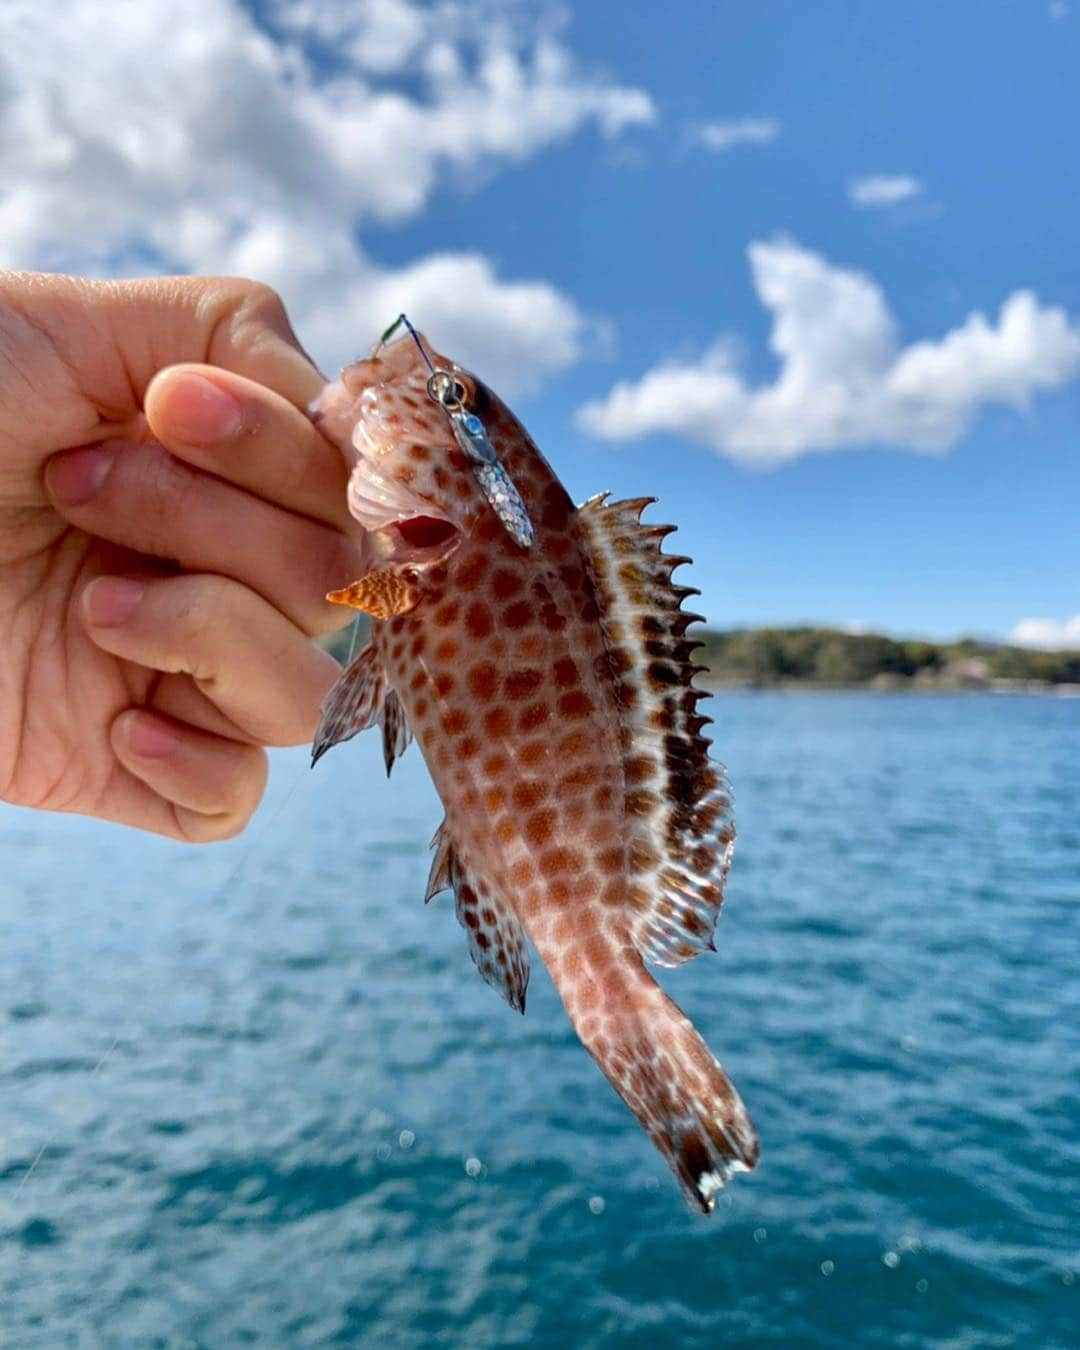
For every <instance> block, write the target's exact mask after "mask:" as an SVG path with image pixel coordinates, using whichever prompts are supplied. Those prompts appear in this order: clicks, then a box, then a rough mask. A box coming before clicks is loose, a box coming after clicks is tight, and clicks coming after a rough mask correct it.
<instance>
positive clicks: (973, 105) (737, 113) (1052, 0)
mask: <svg viewBox="0 0 1080 1350" xmlns="http://www.w3.org/2000/svg"><path fill="white" fill-rule="evenodd" d="M1078 142H1080V0H956V3H953V4H950V5H941V4H940V3H937V2H936V0H934V2H931V0H910V3H908V4H905V5H903V6H897V5H883V4H880V3H875V0H844V2H843V3H840V2H835V3H834V2H833V0H818V3H816V4H814V5H802V4H798V3H795V2H794V0H753V3H750V0H743V2H741V3H725V2H724V0H709V2H708V3H707V2H706V0H682V3H680V4H679V5H678V6H676V7H672V8H671V9H670V10H669V11H667V12H666V15H665V14H660V13H658V11H657V10H656V7H655V5H652V4H646V3H644V2H643V0H623V3H619V4H612V3H606V4H600V3H581V4H569V5H565V4H564V5H547V4H545V3H543V0H540V2H539V3H538V2H537V0H531V2H527V0H517V2H515V0H435V3H420V0H353V3H348V4H346V3H342V0H252V2H249V3H245V2H244V0H184V3H178V2H171V0H113V3H112V4H110V5H109V6H108V7H107V9H106V10H103V9H102V7H101V6H100V4H98V3H96V0H52V3H50V4H49V5H47V6H46V5H41V4H40V2H39V0H6V3H5V5H4V6H3V9H2V10H0V169H2V172H0V241H2V244H3V254H2V255H0V259H2V260H3V261H4V263H5V264H6V265H10V266H16V267H30V268H40V269H46V270H62V271H70V272H79V273H85V274H89V275H116V276H120V275H138V274H145V273H148V272H217V273H240V274H245V275H249V276H254V277H257V278H259V279H261V280H264V281H268V282H270V283H271V284H272V285H274V286H276V287H277V288H278V290H279V291H280V292H281V293H282V295H283V297H284V298H285V300H286V303H287V305H288V307H289V310H290V313H291V315H292V317H293V321H294V326H295V327H296V329H297V331H298V333H299V335H300V337H301V339H302V341H303V342H304V343H305V345H306V346H307V347H308V349H309V350H310V351H311V352H312V354H313V355H314V356H315V357H316V359H317V360H318V361H319V362H320V364H321V365H322V367H323V368H324V369H325V370H327V371H328V372H333V371H334V370H335V369H336V367H337V366H338V365H340V364H341V363H342V362H344V361H346V360H349V359H351V358H352V357H353V356H355V355H356V354H357V353H358V352H360V351H363V350H366V349H367V347H368V346H369V345H370V344H371V342H372V341H373V339H374V338H375V337H376V336H377V335H378V333H379V332H380V331H381V330H382V329H383V328H384V327H385V326H386V325H387V323H388V322H389V321H390V320H391V319H392V318H393V317H394V316H395V315H396V314H397V313H399V312H400V311H401V310H403V309H404V310H406V311H407V312H408V313H409V315H410V317H411V318H412V319H413V320H414V321H415V322H416V323H417V324H418V325H419V326H420V327H421V328H422V329H424V331H425V332H426V333H427V334H428V335H429V337H430V338H431V340H432V341H433V342H434V343H435V345H436V346H438V347H440V348H441V349H442V350H444V351H446V352H447V353H448V354H450V355H453V356H454V357H455V358H457V359H459V360H460V361H461V362H462V363H463V364H466V365H470V366H472V367H473V368H474V369H475V370H476V371H477V373H478V374H480V375H481V376H482V377H483V378H484V379H486V380H487V381H488V382H489V383H490V384H492V385H493V386H494V387H496V388H497V389H499V391H500V392H502V393H503V394H504V395H506V396H508V398H509V399H510V401H511V402H512V404H513V406H514V407H515V409H516V411H518V413H519V415H520V416H521V417H522V419H523V420H524V421H525V423H526V424H527V425H528V427H529V429H530V430H531V431H532V433H533V435H534V436H535V438H536V439H537V441H538V443H539V444H540V446H541V448H542V449H543V450H544V452H545V454H546V455H547V457H548V458H549V460H550V461H551V462H552V464H553V466H554V467H555V469H556V471H557V472H558V473H559V474H560V475H561V476H562V478H563V479H564V481H565V482H566V484H567V486H568V488H569V489H570V491H571V492H572V493H573V494H574V495H575V496H576V497H578V498H579V499H583V498H584V497H586V496H589V495H591V494H592V493H594V492H596V491H600V490H604V489H607V490H610V491H612V492H613V493H614V494H615V495H616V496H640V495H654V496H657V497H659V498H660V502H659V504H658V505H657V506H655V507H652V508H650V512H649V517H650V518H651V519H653V520H654V521H662V520H665V521H670V522H674V523H675V524H677V525H678V526H679V533H678V534H677V535H676V536H675V537H674V539H673V540H672V541H671V544H670V545H669V547H671V548H672V549H675V550H677V551H678V552H680V553H686V554H690V555H692V556H693V558H694V560H695V561H694V564H693V566H692V567H686V568H684V569H682V571H681V572H680V573H679V574H678V577H679V580H680V581H682V582H683V584H691V585H695V586H698V587H700V588H701V591H702V595H701V597H700V599H697V600H695V602H694V606H695V608H697V609H700V610H701V612H703V613H704V614H706V615H707V616H708V618H709V620H710V622H712V623H713V624H716V625H719V626H735V625H742V624H766V623H767V624H780V623H784V624H786V623H798V622H812V623H831V624H836V625H843V626H849V627H852V628H866V629H870V630H875V631H885V632H890V633H895V634H899V635H917V634H921V635H926V636H932V637H952V636H958V635H961V634H969V633H970V634H976V635H979V636H984V637H992V638H999V639H1010V638H1011V639H1012V640H1014V641H1019V642H1023V643H1025V644H1028V645H1034V646H1038V645H1043V646H1052V645H1058V644H1061V645H1066V644H1070V643H1071V644H1072V645H1074V646H1080V542H1078V537H1077V536H1078V530H1077V516H1078V506H1080V453H1078V439H1080V154H1078V148H1080V146H1078Z"/></svg>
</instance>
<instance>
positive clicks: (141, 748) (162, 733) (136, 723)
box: [127, 713, 180, 759]
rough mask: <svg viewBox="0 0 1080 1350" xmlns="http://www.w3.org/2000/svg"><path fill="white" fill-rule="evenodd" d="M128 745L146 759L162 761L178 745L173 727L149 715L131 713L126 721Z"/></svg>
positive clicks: (178, 737) (178, 741) (176, 734)
mask: <svg viewBox="0 0 1080 1350" xmlns="http://www.w3.org/2000/svg"><path fill="white" fill-rule="evenodd" d="M127 741H128V745H129V746H130V747H131V749H132V750H133V751H134V752H135V754H137V755H142V756H143V757H144V758H146V759H164V758H165V756H166V755H171V754H172V752H173V751H174V750H175V749H176V747H177V746H178V745H179V744H180V736H179V734H178V733H177V731H176V728H175V727H172V726H170V725H169V723H168V722H162V721H160V720H159V719H158V718H156V717H154V716H153V715H151V714H149V713H133V714H132V715H131V716H130V717H129V718H128V719H127Z"/></svg>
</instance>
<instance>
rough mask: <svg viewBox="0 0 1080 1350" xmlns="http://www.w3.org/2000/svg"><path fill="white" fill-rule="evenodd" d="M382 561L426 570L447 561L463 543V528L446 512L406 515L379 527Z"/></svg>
mask: <svg viewBox="0 0 1080 1350" xmlns="http://www.w3.org/2000/svg"><path fill="white" fill-rule="evenodd" d="M376 537H377V539H378V541H379V547H378V552H379V555H380V562H381V564H382V565H383V566H384V567H385V566H401V567H410V568H413V569H415V570H416V571H426V570H427V569H428V568H430V567H436V566H437V565H438V564H439V563H441V562H445V561H446V559H447V558H449V557H450V555H451V554H452V553H453V552H455V551H456V549H457V548H458V546H459V545H460V543H461V531H460V530H459V529H458V527H457V526H456V525H455V524H454V523H453V521H450V520H447V519H446V518H445V517H444V516H438V515H427V514H422V515H415V516H406V517H404V518H403V519H401V520H395V521H393V522H392V523H391V524H387V525H385V526H383V528H382V529H380V530H378V531H376Z"/></svg>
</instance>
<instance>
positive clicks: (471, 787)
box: [312, 335, 758, 1212]
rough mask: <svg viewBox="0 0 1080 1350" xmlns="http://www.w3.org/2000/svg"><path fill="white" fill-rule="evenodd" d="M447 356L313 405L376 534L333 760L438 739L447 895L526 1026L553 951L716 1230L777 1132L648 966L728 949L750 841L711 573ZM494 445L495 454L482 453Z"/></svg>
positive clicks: (354, 601)
mask: <svg viewBox="0 0 1080 1350" xmlns="http://www.w3.org/2000/svg"><path fill="white" fill-rule="evenodd" d="M422 342H423V340H422V339H420V338H419V337H417V338H416V340H415V341H414V340H412V338H410V336H408V335H406V336H403V337H402V338H400V339H399V340H397V341H395V342H391V343H384V344H382V345H380V346H379V347H378V348H376V349H375V351H374V352H373V354H372V355H371V356H370V357H368V358H366V359H364V360H360V361H357V362H356V363H355V364H353V365H351V366H349V367H347V368H346V369H345V370H344V371H343V372H342V375H341V378H340V380H339V381H337V382H336V383H333V384H331V385H328V386H327V388H326V389H325V390H324V392H323V394H322V395H321V397H320V398H319V399H318V401H317V402H316V404H315V405H314V407H313V409H312V415H313V417H314V418H315V420H316V422H317V424H318V426H319V427H320V429H321V430H322V431H323V432H324V433H325V435H326V436H328V437H329V438H330V439H331V440H332V441H334V442H335V443H336V444H337V445H339V446H340V448H341V449H342V451H343V452H344V454H345V455H346V457H347V458H348V460H349V463H350V464H351V466H352V471H351V477H350V480H349V487H348V503H349V509H350V512H351V514H352V515H353V516H354V517H355V519H356V520H357V521H358V522H359V523H360V525H362V526H363V527H364V531H365V534H364V544H363V547H364V550H365V568H366V570H365V571H364V574H363V575H362V576H360V577H358V578H356V580H355V581H354V582H353V583H352V585H350V586H348V587H346V588H345V589H344V590H342V591H338V592H335V593H333V595H332V596H331V598H332V599H335V600H338V601H341V602H342V603H346V604H351V605H353V606H355V607H356V608H359V609H363V610H365V611H366V612H367V613H369V614H371V615H372V616H373V618H374V620H375V622H374V623H373V624H372V630H373V631H372V637H371V640H370V643H369V645H368V646H367V647H366V648H365V649H364V650H363V651H362V652H361V653H360V655H359V656H358V657H357V658H356V659H355V660H354V661H353V662H351V664H350V665H349V667H348V669H347V670H346V671H345V672H344V673H343V674H342V676H341V678H340V679H339V681H338V683H337V685H335V687H334V689H333V690H332V691H331V693H330V695H329V696H328V698H327V701H326V703H325V705H324V708H323V721H322V725H321V726H320V729H319V734H318V736H317V738H316V743H315V747H314V757H315V758H316V759H317V758H318V757H319V755H321V754H322V753H323V752H324V751H325V750H326V749H328V748H329V747H330V746H331V745H334V744H336V743H337V742H339V741H342V740H345V739H347V738H348V737H350V736H353V735H355V734H356V733H357V732H358V731H361V730H363V729H364V728H366V727H370V726H373V725H380V726H381V728H382V734H383V742H384V747H385V754H386V765H387V771H389V769H390V767H391V766H392V764H393V762H394V760H395V758H396V757H397V756H398V755H400V754H401V753H402V751H403V750H404V749H405V747H406V746H407V745H408V743H409V740H410V739H411V737H412V736H413V735H415V737H416V739H417V741H418V743H419V745H420V749H421V751H422V753H423V756H424V759H425V761H426V762H427V765H428V768H429V769H430V771H431V775H432V778H433V779H434V781H435V786H436V788H437V789H438V792H439V796H440V797H441V798H442V802H443V805H444V807H445V812H446V817H445V819H444V821H443V823H442V824H441V825H440V827H439V829H438V831H437V833H436V836H435V840H434V841H433V847H434V849H435V857H434V862H433V865H432V868H431V875H430V878H429V881H428V886H427V896H426V897H425V898H427V899H430V898H431V896H433V895H434V894H436V893H437V892H438V891H440V890H444V889H447V888H450V889H452V890H453V892H454V898H455V907H456V912H457V917H458V919H459V921H460V922H461V925H462V927H463V928H464V930H465V934H466V937H467V940H468V944H469V951H470V954H471V956H472V959H473V961H474V962H475V964H476V966H477V968H478V969H479V971H480V974H481V975H482V976H483V978H484V979H485V980H486V981H487V982H488V983H489V984H491V985H493V986H494V987H495V988H496V989H497V990H498V991H499V992H500V993H501V994H502V995H503V997H504V998H505V999H506V1001H507V1002H508V1003H509V1004H510V1006H511V1007H512V1008H515V1009H517V1010H519V1011H522V1012H523V1011H524V1009H525V990H526V985H527V983H528V978H529V956H528V952H527V949H526V937H528V938H529V940H530V941H531V943H532V945H533V947H534V948H535V949H536V951H537V952H538V953H539V954H540V957H541V958H542V960H543V961H544V964H545V965H546V966H547V968H548V970H549V971H550V972H551V977H552V979H553V980H554V982H555V985H556V987H557V989H558V991H559V993H560V995H561V996H562V1000H563V1003H564V1005H565V1007H566V1010H567V1013H568V1014H569V1016H570V1019H571V1021H572V1023H573V1025H574V1029H575V1030H576V1031H577V1034H578V1035H579V1036H580V1038H581V1040H582V1042H583V1044H584V1045H585V1048H586V1049H587V1050H588V1051H589V1053H590V1054H591V1055H592V1057H593V1058H594V1059H595V1060H596V1062H597V1064H598V1065H599V1066H600V1068H601V1069H602V1070H603V1072H604V1074H605V1075H606V1076H607V1078H608V1079H609V1081H610V1082H611V1084H612V1086H613V1087H614V1088H615V1090H616V1091H617V1092H618V1093H619V1095H620V1096H621V1097H622V1098H623V1100H624V1101H625V1102H626V1104H627V1106H629V1108H630V1110H631V1111H632V1112H633V1113H634V1115H635V1116H636V1117H637V1118H638V1120H639V1121H640V1122H641V1124H642V1125H643V1127H644V1128H645V1130H646V1131H647V1133H648V1135H649V1137H650V1138H651V1139H652V1141H653V1143H654V1144H655V1145H656V1147H657V1148H658V1149H659V1150H660V1152H661V1153H662V1154H663V1156H664V1157H665V1159H666V1160H667V1161H668V1163H669V1164H670V1166H671V1167H672V1169H673V1170H674V1172H675V1175H676V1176H677V1178H678V1180H679V1183H680V1185H681V1187H682V1189H683V1191H684V1192H685V1194H686V1196H687V1197H688V1199H689V1200H690V1202H691V1203H692V1204H694V1205H695V1206H697V1207H698V1208H700V1209H701V1210H703V1211H704V1212H708V1211H710V1210H711V1209H712V1207H713V1204H714V1203H715V1197H716V1193H717V1191H718V1190H719V1189H720V1188H721V1187H722V1186H723V1184H724V1182H725V1181H726V1180H727V1178H728V1177H729V1175H730V1174H731V1173H732V1172H735V1171H745V1170H749V1169H750V1168H752V1167H753V1166H754V1165H755V1163H756V1161H757V1155H758V1144H757V1138H756V1135H755V1132H754V1128H753V1125H752V1124H751V1122H750V1119H749V1117H748V1115H747V1113H746V1111H745V1109H744V1107H743V1105H742V1102H741V1101H740V1100H739V1096H738V1094H737V1092H736V1091H735V1089H734V1087H733V1086H732V1084H731V1082H730V1081H729V1080H728V1078H727V1076H726V1074H725V1073H724V1071H723V1069H722V1068H721V1067H720V1065H719V1064H718V1063H717V1061H716V1060H715V1059H714V1058H713V1056H712V1054H711V1053H710V1051H709V1049H708V1047H707V1046H706V1045H705V1043H704V1041H703V1040H702V1039H701V1037H700V1036H699V1035H698V1033H697V1031H695V1029H694V1027H693V1026H692V1024H691V1023H690V1022H689V1020H688V1019H687V1018H686V1017H685V1016H684V1015H683V1014H682V1012H681V1011H680V1010H679V1009H678V1008H677V1007H676V1006H675V1004H674V1003H673V1002H672V1001H671V1000H670V999H669V998H668V997H667V996H666V995H665V994H664V992H663V991H662V990H661V989H660V987H659V985H658V984H657V983H656V981H655V980H654V979H653V977H652V975H650V974H649V972H648V970H647V969H646V967H645V962H650V963H652V964H654V965H658V966H675V965H679V964H680V963H681V962H683V961H686V960H688V959H689V958H690V957H693V956H697V955H698V954H699V953H700V952H703V951H706V950H711V949H713V942H712V935H713V929H714V926H715V924H716V919H717V916H718V913H719V910H720V904H721V900H722V893H723V886H724V881H725V878H726V875H727V871H728V866H729V863H730V859H731V850H732V845H733V841H734V827H733V824H732V817H731V801H730V793H729V790H728V786H727V783H726V781H725V778H724V775H723V771H722V769H721V768H720V766H719V765H717V764H715V763H713V762H712V761H711V760H710V759H709V755H708V746H709V741H708V739H707V738H706V737H705V736H703V734H702V728H703V726H704V725H705V724H706V723H707V722H708V720H709V719H707V718H705V717H703V716H702V715H701V714H700V713H699V711H698V701H699V700H700V699H701V698H702V697H704V695H703V693H702V691H700V690H697V689H695V688H694V675H695V672H696V671H698V670H700V669H701V667H700V666H697V665H695V664H694V663H693V659H692V653H693V651H694V649H695V647H696V645H697V644H696V643H695V642H694V641H693V640H692V639H688V638H687V636H686V630H687V627H688V625H689V624H691V623H693V622H695V621H696V620H697V619H698V617H699V616H697V615H693V614H689V613H687V612H686V611H684V610H683V609H682V602H683V600H684V598H685V597H686V596H687V595H690V594H696V592H694V591H691V590H688V589H687V588H685V587H681V586H677V585H674V584H673V583H672V580H671V573H672V570H673V569H674V568H675V567H677V566H678V565H679V564H680V563H683V562H686V561H688V559H685V558H680V557H675V556H671V555H668V554H665V553H663V552H661V543H662V541H663V539H664V537H665V536H666V535H667V534H668V533H670V531H671V529H672V528H673V527H671V526H666V525H647V524H643V523H641V520H640V516H641V512H642V510H643V508H644V507H645V506H646V505H647V504H648V503H649V502H650V501H651V500H653V499H652V498H642V499H639V500H635V501H617V502H611V501H608V500H607V494H602V495H600V496H596V497H592V498H590V499H589V500H588V501H587V502H585V503H584V505H582V506H580V507H575V506H574V504H573V502H572V501H571V500H570V498H569V497H568V495H567V493H566V491H565V489H564V488H563V486H562V484H561V483H560V482H559V480H558V479H557V478H556V476H555V474H554V473H553V472H552V470H551V468H550V466H549V465H548V463H547V461H546V460H545V459H544V457H543V455H542V454H541V453H540V451H539V450H538V449H537V448H536V446H535V445H534V444H533V442H532V440H531V439H530V438H529V436H528V434H527V432H526V431H525V429H524V428H523V427H522V425H521V423H520V422H518V420H517V419H516V418H515V417H514V415H513V414H512V413H511V412H510V410H509V409H508V408H507V407H506V405H505V404H504V403H502V402H501V400H500V399H498V398H497V397H496V396H495V395H494V394H493V393H492V392H491V390H489V389H488V388H486V387H485V386H484V385H483V384H481V383H480V381H479V380H477V379H476V378H475V377H474V376H473V375H471V374H469V373H468V372H467V371H465V370H462V369H461V368H460V367H458V366H457V365H455V364H454V363H453V362H452V361H449V360H447V359H446V358H444V357H442V356H439V355H437V354H436V353H434V352H433V351H432V350H431V349H430V348H428V347H427V346H426V344H423V345H422ZM429 358H430V364H429ZM432 369H434V371H435V375H433V374H432ZM440 382H441V383H440ZM455 417H456V419H457V422H456V423H455ZM463 418H471V419H472V421H471V425H472V429H473V430H472V432H470V431H468V429H465V430H464V431H463V428H462V425H461V423H462V419H463ZM477 429H479V431H478V432H477ZM473 432H477V436H478V437H479V436H480V434H481V433H482V437H483V439H484V440H486V442H487V445H488V448H489V449H490V450H491V451H492V454H491V455H490V456H489V457H487V458H486V460H485V456H486V451H485V454H484V456H481V457H479V458H478V457H477V456H475V455H473V454H472V453H471V451H470V452H469V453H467V451H469V445H468V444H466V443H465V442H463V439H462V437H463V435H472V434H473ZM481 460H485V462H486V463H487V465H488V470H489V472H488V475H487V477H486V478H485V477H484V475H483V474H481V473H480V471H479V470H480V469H481V468H482V467H483V463H482V462H481ZM493 475H494V479H493V477H492V476H493ZM493 482H494V488H493ZM500 483H508V484H509V490H510V493H511V496H510V497H509V498H508V497H507V495H506V494H505V493H504V494H503V495H502V496H497V491H498V489H499V485H500ZM518 494H519V495H518ZM513 497H517V501H516V502H515V501H514V500H513ZM522 512H523V513H524V518H522ZM515 513H516V514H515Z"/></svg>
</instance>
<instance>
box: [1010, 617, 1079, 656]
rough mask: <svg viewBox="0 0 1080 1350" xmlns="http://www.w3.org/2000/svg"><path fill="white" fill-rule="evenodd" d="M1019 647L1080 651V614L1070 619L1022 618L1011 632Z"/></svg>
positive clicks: (1011, 637) (1011, 640)
mask: <svg viewBox="0 0 1080 1350" xmlns="http://www.w3.org/2000/svg"><path fill="white" fill-rule="evenodd" d="M1009 641H1010V642H1014V643H1015V644H1016V645H1017V646H1018V647H1043V648H1046V649H1047V650H1049V651H1063V650H1064V651H1080V614H1074V615H1073V616H1072V617H1071V618H1069V619H1062V620H1060V621H1059V620H1057V619H1021V620H1020V622H1019V623H1018V624H1017V625H1016V627H1015V628H1014V629H1013V630H1012V632H1011V633H1010V634H1009Z"/></svg>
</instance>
